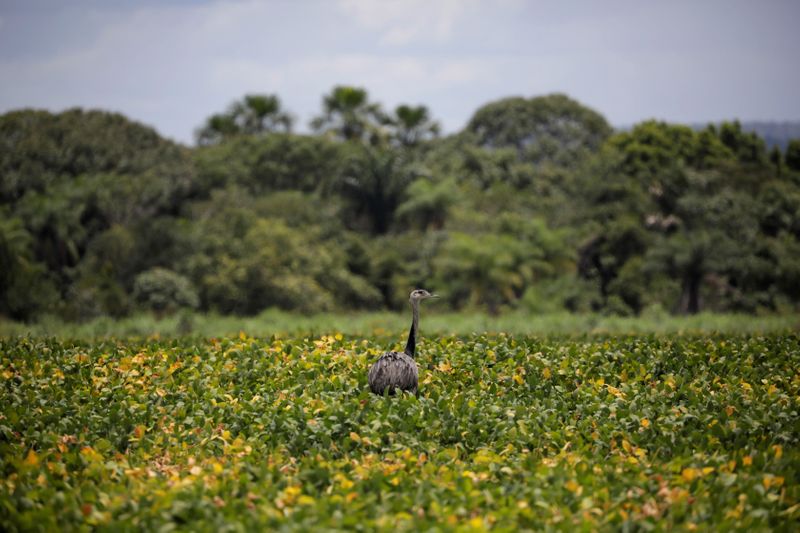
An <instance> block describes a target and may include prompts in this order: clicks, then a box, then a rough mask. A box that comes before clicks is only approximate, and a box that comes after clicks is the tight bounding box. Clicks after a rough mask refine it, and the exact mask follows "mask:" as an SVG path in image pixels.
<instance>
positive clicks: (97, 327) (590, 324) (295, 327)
mask: <svg viewBox="0 0 800 533" xmlns="http://www.w3.org/2000/svg"><path fill="white" fill-rule="evenodd" d="M409 323H410V319H409V315H408V313H389V312H378V313H322V314H315V315H298V314H293V313H287V312H283V311H278V310H268V311H265V312H263V313H261V314H259V315H257V316H252V317H234V316H219V315H213V314H188V313H179V314H176V315H172V316H168V317H164V318H161V319H159V318H156V317H154V316H152V315H149V314H139V315H135V316H132V317H129V318H123V319H119V320H115V319H112V318H109V317H101V318H97V319H94V320H91V321H88V322H83V323H70V322H64V321H63V320H60V319H58V318H55V317H46V318H44V319H42V320H40V321H39V322H35V323H31V324H24V323H19V322H12V321H2V320H0V336H4V337H10V336H22V335H32V336H55V337H60V338H81V339H93V338H103V337H117V338H120V337H149V336H161V337H178V336H185V335H192V336H200V337H226V336H232V335H237V334H238V333H239V332H241V331H243V332H245V333H247V334H248V335H251V336H257V337H268V336H271V335H278V336H286V335H292V336H296V335H309V336H314V335H322V334H329V333H336V332H339V333H342V334H344V335H348V336H377V337H388V338H394V337H397V338H398V339H399V338H401V337H402V336H403V335H404V334H405V331H407V328H408V326H409ZM421 329H422V335H423V336H425V335H440V334H454V335H464V334H470V333H500V332H504V333H508V334H513V335H543V336H548V335H559V336H581V335H602V334H605V335H627V334H651V333H652V334H665V333H670V334H689V333H694V334H696V333H712V332H718V333H726V334H736V333H769V332H778V331H800V315H797V314H791V315H765V316H751V315H734V314H712V313H702V314H698V315H694V316H668V315H664V316H651V317H636V318H629V317H612V316H603V315H597V314H568V313H557V314H544V315H531V314H526V313H520V312H515V313H508V314H505V315H500V316H495V317H493V316H488V315H485V314H480V313H475V312H471V313H436V312H435V309H433V310H430V311H429V310H423V313H422V320H421Z"/></svg>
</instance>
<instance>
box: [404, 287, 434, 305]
mask: <svg viewBox="0 0 800 533" xmlns="http://www.w3.org/2000/svg"><path fill="white" fill-rule="evenodd" d="M438 297H439V296H438V295H436V294H431V293H429V292H428V291H426V290H425V289H416V290H413V291H411V295H410V296H409V298H408V299H409V301H411V303H414V302H419V301H420V300H425V299H428V298H438Z"/></svg>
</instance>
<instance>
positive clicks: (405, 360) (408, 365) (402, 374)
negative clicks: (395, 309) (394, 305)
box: [367, 289, 438, 396]
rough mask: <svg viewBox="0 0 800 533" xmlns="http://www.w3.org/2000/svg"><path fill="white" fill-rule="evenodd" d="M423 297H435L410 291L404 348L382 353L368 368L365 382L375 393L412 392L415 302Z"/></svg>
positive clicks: (416, 320) (414, 388)
mask: <svg viewBox="0 0 800 533" xmlns="http://www.w3.org/2000/svg"><path fill="white" fill-rule="evenodd" d="M427 298H438V296H436V295H435V294H431V293H429V292H428V291H426V290H424V289H417V290H414V291H411V295H410V296H409V298H408V300H409V302H410V303H411V330H410V331H409V332H408V341H407V342H406V349H405V350H403V351H402V352H386V353H384V354H383V355H381V356H380V357H379V358H378V360H377V361H375V364H373V365H372V367H371V368H370V369H369V374H368V375H367V381H369V389H370V390H371V391H372V392H374V393H375V394H380V395H381V396H382V395H383V394H384V393H387V394H390V395H392V394H394V393H395V392H397V391H411V392H413V393H415V394H416V392H417V381H418V379H419V373H418V371H417V363H416V362H415V361H414V354H415V352H416V347H417V339H418V337H417V335H418V331H419V303H420V302H421V301H422V300H425V299H427Z"/></svg>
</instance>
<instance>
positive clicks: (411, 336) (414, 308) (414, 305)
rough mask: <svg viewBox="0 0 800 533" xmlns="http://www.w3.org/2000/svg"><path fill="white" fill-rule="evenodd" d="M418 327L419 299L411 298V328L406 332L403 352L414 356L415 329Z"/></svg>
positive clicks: (415, 344)
mask: <svg viewBox="0 0 800 533" xmlns="http://www.w3.org/2000/svg"><path fill="white" fill-rule="evenodd" d="M418 328H419V300H418V299H416V298H414V299H412V300H411V330H410V331H409V332H408V341H407V342H406V349H405V353H406V354H408V355H409V356H411V357H414V353H415V352H416V348H417V331H418Z"/></svg>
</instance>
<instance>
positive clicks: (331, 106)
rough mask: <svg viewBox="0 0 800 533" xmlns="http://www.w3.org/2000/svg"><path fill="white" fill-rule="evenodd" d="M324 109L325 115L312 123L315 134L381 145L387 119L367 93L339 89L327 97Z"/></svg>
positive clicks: (342, 86)
mask: <svg viewBox="0 0 800 533" xmlns="http://www.w3.org/2000/svg"><path fill="white" fill-rule="evenodd" d="M322 108H323V114H322V115H320V116H318V117H316V118H315V119H314V120H312V121H311V127H312V128H313V129H314V130H315V131H317V132H320V133H332V134H334V135H335V136H337V137H339V138H341V139H343V140H345V141H369V142H370V143H371V144H377V143H378V142H379V141H380V139H381V136H382V132H381V125H382V124H384V123H386V122H387V119H386V117H385V115H384V114H383V112H382V111H381V108H380V106H379V105H378V104H373V103H370V102H369V98H368V95H367V91H366V90H365V89H362V88H360V87H349V86H344V85H340V86H336V87H334V88H333V91H331V93H330V94H329V95H326V96H324V97H323V99H322Z"/></svg>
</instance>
